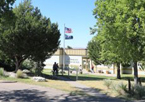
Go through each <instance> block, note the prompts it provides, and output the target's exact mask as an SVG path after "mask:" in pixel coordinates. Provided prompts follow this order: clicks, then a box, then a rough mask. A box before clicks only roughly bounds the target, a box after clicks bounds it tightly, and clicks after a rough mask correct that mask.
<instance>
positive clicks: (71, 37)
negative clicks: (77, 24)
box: [65, 34, 73, 40]
mask: <svg viewBox="0 0 145 102" xmlns="http://www.w3.org/2000/svg"><path fill="white" fill-rule="evenodd" d="M65 39H66V40H69V39H73V36H72V35H66V34H65Z"/></svg>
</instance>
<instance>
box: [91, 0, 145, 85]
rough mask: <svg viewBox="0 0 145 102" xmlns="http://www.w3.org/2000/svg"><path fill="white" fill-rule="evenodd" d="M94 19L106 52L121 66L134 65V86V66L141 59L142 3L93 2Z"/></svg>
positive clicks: (138, 0) (144, 13)
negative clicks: (124, 64) (100, 32)
mask: <svg viewBox="0 0 145 102" xmlns="http://www.w3.org/2000/svg"><path fill="white" fill-rule="evenodd" d="M95 4H96V8H95V9H94V15H95V17H96V19H97V21H98V22H97V25H98V29H99V30H102V32H104V33H103V36H104V37H105V38H106V42H107V43H106V44H105V47H106V48H110V47H112V48H113V49H114V50H110V51H111V52H113V53H115V55H117V56H119V57H120V60H121V62H123V63H125V62H129V61H133V62H134V81H135V84H137V83H138V69H137V62H138V61H141V60H143V59H144V57H143V56H144V46H145V43H144V39H145V37H144V33H145V32H144V27H145V26H144V24H145V19H144V16H145V11H144V9H145V6H144V5H145V1H144V0H97V1H96V3H95Z"/></svg>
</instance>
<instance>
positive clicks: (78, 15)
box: [14, 0, 96, 48]
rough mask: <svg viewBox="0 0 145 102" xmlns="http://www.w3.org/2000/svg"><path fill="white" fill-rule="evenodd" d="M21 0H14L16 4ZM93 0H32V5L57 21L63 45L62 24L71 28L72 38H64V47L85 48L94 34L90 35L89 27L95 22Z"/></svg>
mask: <svg viewBox="0 0 145 102" xmlns="http://www.w3.org/2000/svg"><path fill="white" fill-rule="evenodd" d="M21 1H23V0H16V2H15V4H14V5H18V4H19V3H20V2H21ZM94 3H95V0H32V5H33V6H34V7H38V8H39V9H40V11H41V13H42V15H43V16H46V17H47V18H50V19H51V21H52V22H54V23H58V25H59V30H60V32H61V38H60V40H61V44H60V46H61V47H63V35H64V24H65V26H66V27H68V28H71V29H72V30H73V33H72V34H70V35H73V37H74V39H73V40H65V47H67V46H71V47H73V48H86V47H87V44H88V41H90V40H91V39H92V37H93V36H94V35H90V29H89V27H93V26H94V25H95V24H96V19H95V18H94V16H93V9H94V8H95V5H94Z"/></svg>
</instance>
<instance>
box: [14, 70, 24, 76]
mask: <svg viewBox="0 0 145 102" xmlns="http://www.w3.org/2000/svg"><path fill="white" fill-rule="evenodd" d="M16 75H17V78H24V76H23V72H22V71H21V70H18V71H17V73H16Z"/></svg>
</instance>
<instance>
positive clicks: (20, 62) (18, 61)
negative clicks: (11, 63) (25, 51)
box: [15, 57, 23, 73]
mask: <svg viewBox="0 0 145 102" xmlns="http://www.w3.org/2000/svg"><path fill="white" fill-rule="evenodd" d="M22 62H23V61H22V60H18V58H17V57H15V67H16V69H15V73H16V72H17V71H18V69H20V67H21V64H22Z"/></svg>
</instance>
